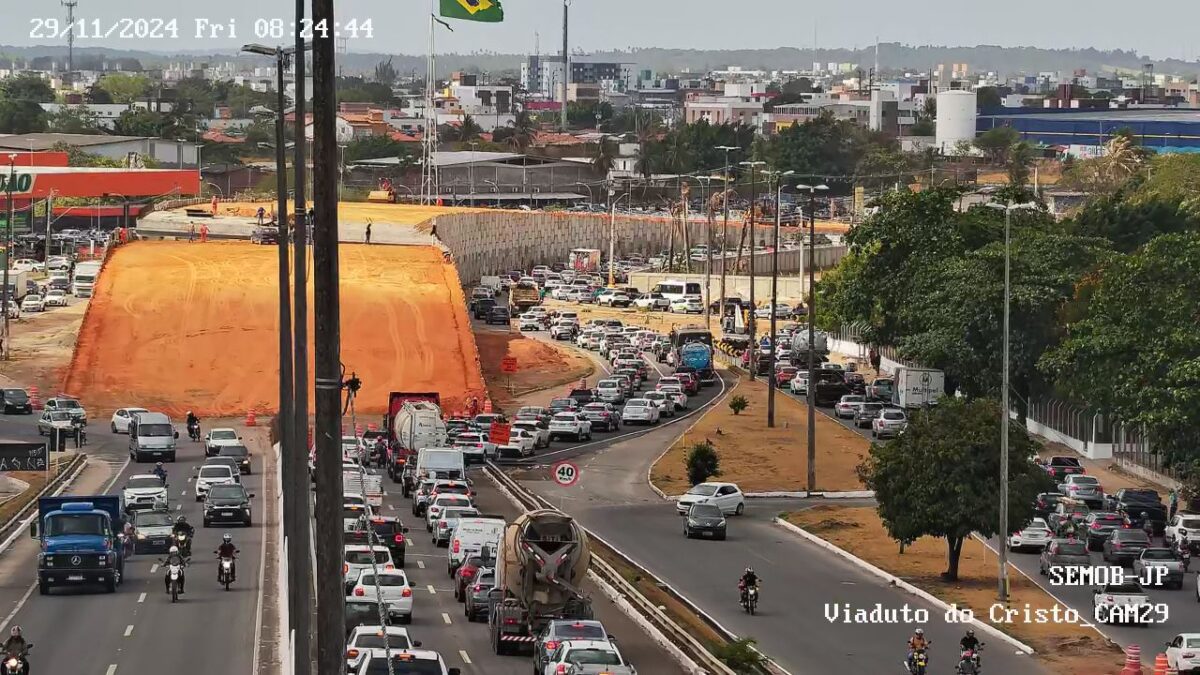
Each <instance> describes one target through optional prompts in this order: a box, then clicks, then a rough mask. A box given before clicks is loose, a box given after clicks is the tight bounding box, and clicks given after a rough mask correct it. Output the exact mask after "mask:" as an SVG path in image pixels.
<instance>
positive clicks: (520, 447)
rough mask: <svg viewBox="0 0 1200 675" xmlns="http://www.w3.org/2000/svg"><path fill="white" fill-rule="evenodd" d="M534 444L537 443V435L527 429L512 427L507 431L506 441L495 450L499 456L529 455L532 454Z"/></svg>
mask: <svg viewBox="0 0 1200 675" xmlns="http://www.w3.org/2000/svg"><path fill="white" fill-rule="evenodd" d="M535 445H537V436H535V435H534V434H533V433H532V432H530V431H529V429H523V428H521V427H512V428H510V429H509V431H508V442H507V443H505V444H504V445H501V446H499V447H498V449H497V452H499V453H500V455H501V456H505V455H507V456H510V457H511V456H513V455H516V456H518V457H529V456H530V455H532V454H533V451H534V446H535Z"/></svg>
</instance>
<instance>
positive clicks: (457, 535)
mask: <svg viewBox="0 0 1200 675" xmlns="http://www.w3.org/2000/svg"><path fill="white" fill-rule="evenodd" d="M504 526H505V522H504V519H503V518H501V517H499V516H472V517H470V518H459V519H458V527H456V528H454V534H452V535H450V545H449V546H448V547H447V549H446V550H447V553H446V572H447V573H449V574H450V576H454V572H455V571H456V570H457V569H458V568H459V566H460V565H462V564H463V562H464V561H466V559H467V556H469V555H471V552H472V551H479V550H481V549H482V548H483V547H484V546H490V547H492V548H493V550H495V549H497V548H499V544H500V538H501V537H503V536H504Z"/></svg>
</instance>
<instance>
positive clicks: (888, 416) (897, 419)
mask: <svg viewBox="0 0 1200 675" xmlns="http://www.w3.org/2000/svg"><path fill="white" fill-rule="evenodd" d="M907 426H908V416H907V415H905V414H904V411H903V410H901V409H899V408H884V409H883V410H881V411H880V412H879V417H876V418H875V419H873V420H871V436H872V438H888V437H891V438H895V437H896V436H899V435H900V434H902V433H904V429H905V427H907Z"/></svg>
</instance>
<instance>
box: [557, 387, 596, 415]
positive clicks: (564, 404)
mask: <svg viewBox="0 0 1200 675" xmlns="http://www.w3.org/2000/svg"><path fill="white" fill-rule="evenodd" d="M587 391H589V392H590V390H587ZM581 407H583V404H582V403H580V402H579V401H576V400H575V399H573V398H556V399H552V400H551V401H550V415H551V416H552V417H553V416H554V415H557V414H558V413H560V412H575V411H576V410H579V409H580V408H581Z"/></svg>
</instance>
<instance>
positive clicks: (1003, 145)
mask: <svg viewBox="0 0 1200 675" xmlns="http://www.w3.org/2000/svg"><path fill="white" fill-rule="evenodd" d="M1020 140H1021V134H1020V133H1019V132H1018V131H1017V130H1016V129H1013V128H1012V127H996V128H995V129H988V130H987V131H985V132H983V133H982V134H979V136H978V137H976V138H975V147H976V148H979V151H980V152H982V153H983V154H984V155H985V156H986V157H987V158H988V159H990V160H992V162H994V163H996V164H1005V163H1006V162H1007V161H1008V155H1009V153H1010V152H1011V151H1012V147H1013V146H1014V145H1016V144H1017V142H1018V141H1020Z"/></svg>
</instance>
